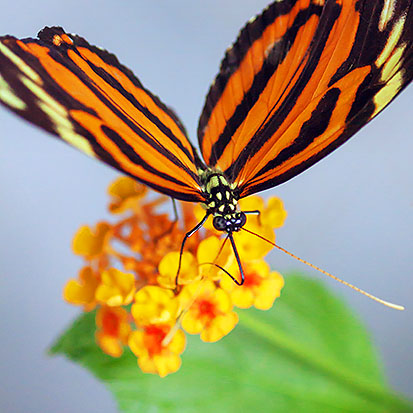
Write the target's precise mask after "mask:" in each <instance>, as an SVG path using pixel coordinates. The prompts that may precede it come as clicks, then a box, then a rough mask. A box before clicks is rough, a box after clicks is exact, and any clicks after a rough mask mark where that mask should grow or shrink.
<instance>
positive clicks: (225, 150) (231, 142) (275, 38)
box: [198, 0, 413, 197]
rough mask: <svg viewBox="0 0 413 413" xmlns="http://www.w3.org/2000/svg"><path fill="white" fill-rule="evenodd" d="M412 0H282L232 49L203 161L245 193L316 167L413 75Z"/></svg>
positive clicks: (208, 119)
mask: <svg viewBox="0 0 413 413" xmlns="http://www.w3.org/2000/svg"><path fill="white" fill-rule="evenodd" d="M412 41H413V6H412V3H411V1H409V0H395V1H389V0H386V1H377V0H357V1H356V0H341V1H339V0H295V1H294V0H286V1H281V2H275V3H273V4H272V5H270V6H269V7H268V8H267V9H266V10H264V12H263V13H262V14H261V15H260V16H258V17H256V18H255V19H254V20H252V21H250V22H249V23H248V24H247V26H246V27H245V28H244V29H243V30H242V31H241V33H240V35H239V37H238V39H237V41H236V43H235V44H234V45H233V46H232V48H230V49H229V50H228V51H227V54H226V56H225V58H224V60H223V62H222V64H221V70H220V73H219V74H218V76H217V78H216V80H215V82H214V84H213V85H212V87H211V89H210V91H209V94H208V96H207V99H206V103H205V107H204V110H203V112H202V115H201V118H200V122H199V128H198V138H199V143H200V147H201V152H202V154H203V157H204V159H205V161H206V163H207V164H208V165H210V166H212V167H216V168H218V169H220V170H222V171H224V173H225V174H226V175H227V176H228V178H229V179H230V180H231V181H232V182H235V184H236V185H237V187H238V191H239V196H241V197H243V196H246V195H248V194H251V193H255V192H258V191H262V190H264V189H267V188H270V187H273V186H275V185H278V184H280V183H282V182H285V181H286V180H288V179H290V178H292V177H294V176H296V175H297V174H299V173H301V172H302V171H304V170H305V169H307V168H309V167H310V166H312V165H313V164H314V163H315V162H317V161H319V160H320V159H322V158H323V157H325V156H326V155H328V154H329V153H330V152H332V151H333V150H334V149H336V148H337V147H338V146H340V145H341V144H343V143H344V142H345V141H346V140H348V139H349V138H350V137H351V136H352V135H353V134H354V133H355V132H357V131H358V130H359V129H360V128H361V127H362V126H364V125H365V124H366V123H367V122H369V121H370V120H371V119H372V118H373V117H374V116H376V115H377V113H379V112H380V111H381V110H382V109H383V108H384V107H385V106H386V105H387V104H388V103H390V102H391V101H392V100H393V99H394V98H395V96H396V95H397V94H398V93H400V91H401V90H402V89H403V88H404V87H405V86H406V85H407V84H408V83H409V82H410V81H411V80H412V77H413V46H412Z"/></svg>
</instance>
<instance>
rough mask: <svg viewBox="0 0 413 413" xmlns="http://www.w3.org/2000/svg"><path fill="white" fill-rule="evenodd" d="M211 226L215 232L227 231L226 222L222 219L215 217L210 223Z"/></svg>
mask: <svg viewBox="0 0 413 413" xmlns="http://www.w3.org/2000/svg"><path fill="white" fill-rule="evenodd" d="M212 225H213V226H214V228H215V229H216V230H217V231H225V230H226V229H227V220H226V219H225V218H224V217H221V216H216V217H214V220H213V221H212Z"/></svg>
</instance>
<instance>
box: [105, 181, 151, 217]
mask: <svg viewBox="0 0 413 413" xmlns="http://www.w3.org/2000/svg"><path fill="white" fill-rule="evenodd" d="M147 191H148V188H147V187H146V186H145V185H143V184H141V183H139V182H137V181H135V180H134V179H132V178H129V177H127V176H122V177H120V178H118V179H117V180H116V181H115V182H113V183H112V184H111V185H110V186H109V188H108V194H109V195H110V196H111V197H112V201H111V203H110V204H109V211H110V212H111V213H112V214H121V213H122V212H125V211H126V210H127V209H132V210H134V209H136V208H137V207H138V205H139V200H140V199H142V198H143V197H144V196H145V195H146V193H147Z"/></svg>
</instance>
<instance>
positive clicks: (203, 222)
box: [175, 213, 209, 288]
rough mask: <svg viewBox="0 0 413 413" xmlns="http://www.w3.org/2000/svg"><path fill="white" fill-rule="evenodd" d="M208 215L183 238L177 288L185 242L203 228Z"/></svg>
mask: <svg viewBox="0 0 413 413" xmlns="http://www.w3.org/2000/svg"><path fill="white" fill-rule="evenodd" d="M208 217H209V214H208V213H206V214H205V216H204V217H203V218H202V220H201V221H200V222H198V224H196V225H195V226H194V227H193V228H192V229H191V230H190V231H188V232H187V233H186V234H185V236H184V239H183V240H182V244H181V249H180V251H179V263H178V271H177V272H176V277H175V288H177V287H178V277H179V272H180V271H181V264H182V254H183V252H184V247H185V243H186V241H187V239H188V238H189V237H191V236H192V235H194V234H195V232H197V231H199V230H200V229H201V228H202V226H203V225H204V224H205V221H206V220H207V218H208Z"/></svg>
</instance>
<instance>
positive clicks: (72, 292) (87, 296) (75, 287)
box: [63, 267, 100, 311]
mask: <svg viewBox="0 0 413 413" xmlns="http://www.w3.org/2000/svg"><path fill="white" fill-rule="evenodd" d="M99 283H100V277H99V276H98V275H97V274H96V273H94V272H93V270H92V268H91V267H83V268H82V269H81V270H80V271H79V278H78V279H77V280H75V279H71V280H69V281H68V282H67V283H66V286H65V289H64V291H63V297H64V299H65V300H66V301H67V302H68V303H71V304H75V305H83V306H85V310H87V311H89V310H92V309H93V308H94V307H95V305H96V300H95V293H96V289H97V287H98V285H99Z"/></svg>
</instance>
